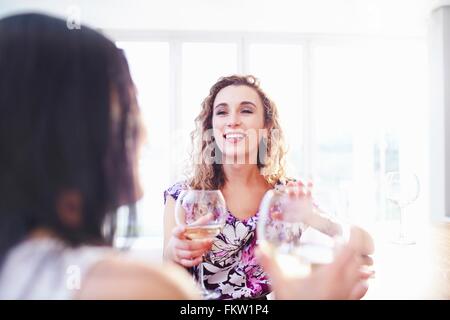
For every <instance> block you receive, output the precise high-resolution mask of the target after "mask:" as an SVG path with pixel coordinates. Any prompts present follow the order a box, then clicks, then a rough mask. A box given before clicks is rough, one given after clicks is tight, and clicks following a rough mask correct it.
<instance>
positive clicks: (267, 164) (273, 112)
mask: <svg viewBox="0 0 450 320" xmlns="http://www.w3.org/2000/svg"><path fill="white" fill-rule="evenodd" d="M228 86H248V87H250V88H252V89H254V90H255V91H256V92H257V93H258V95H259V97H260V98H261V101H262V104H263V108H264V126H265V129H267V130H268V135H267V136H266V137H265V138H264V139H262V141H261V142H260V148H259V151H258V160H257V165H258V168H259V169H260V172H261V174H262V175H263V177H264V178H265V179H266V181H267V182H268V183H269V184H271V185H274V184H275V183H277V182H281V181H284V180H286V173H285V155H286V150H285V145H284V138H283V132H282V129H281V126H280V124H279V118H278V110H277V107H276V105H275V103H274V102H273V101H272V100H270V99H269V97H268V96H267V95H266V94H265V93H264V91H263V90H262V89H261V88H260V87H259V80H258V79H257V78H256V77H254V76H252V75H246V76H241V75H232V76H228V77H222V78H220V79H219V80H218V81H217V82H216V83H215V84H214V85H213V86H212V87H211V89H210V91H209V95H208V96H207V97H206V98H205V100H203V103H202V109H201V111H200V114H199V115H198V116H197V117H196V118H195V125H196V128H195V130H194V131H192V133H191V140H192V146H193V149H192V152H191V165H192V166H193V167H192V168H190V173H191V174H190V177H189V178H188V184H189V186H190V187H191V188H193V189H206V190H214V189H220V188H221V187H223V185H224V184H225V181H226V177H225V174H224V172H223V167H222V164H221V162H220V161H219V163H217V161H215V162H213V163H208V161H205V157H207V156H208V155H207V153H208V150H211V146H212V145H213V146H214V147H215V148H212V149H213V150H218V149H217V146H216V144H215V141H214V137H212V136H211V137H207V138H206V139H205V138H204V137H205V133H206V132H211V130H212V118H213V107H214V106H213V104H214V100H215V99H216V96H217V94H218V93H219V91H220V90H222V89H223V88H225V87H228ZM261 143H264V144H265V145H264V146H263V148H261ZM261 150H262V151H263V152H264V154H260V152H261Z"/></svg>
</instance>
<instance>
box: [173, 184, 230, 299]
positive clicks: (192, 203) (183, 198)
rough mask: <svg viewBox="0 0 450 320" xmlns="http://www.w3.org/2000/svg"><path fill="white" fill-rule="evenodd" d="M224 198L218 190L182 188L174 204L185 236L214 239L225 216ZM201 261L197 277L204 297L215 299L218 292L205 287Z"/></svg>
mask: <svg viewBox="0 0 450 320" xmlns="http://www.w3.org/2000/svg"><path fill="white" fill-rule="evenodd" d="M227 214H228V212H227V208H226V204H225V199H224V197H223V195H222V193H221V192H220V190H183V191H181V193H180V195H179V196H178V199H177V202H176V205H175V220H176V222H177V224H178V225H183V226H185V228H186V231H185V234H184V235H185V236H186V238H188V239H190V240H193V241H199V240H205V239H214V238H215V237H216V236H217V235H218V234H219V233H220V231H221V230H222V228H223V226H224V225H225V221H226V218H227ZM204 258H205V257H204V256H203V262H202V263H201V264H200V266H199V267H198V271H199V272H198V273H199V274H198V279H199V282H200V286H201V289H202V292H201V294H202V296H203V298H204V299H207V300H211V299H217V298H218V297H219V295H220V294H219V293H217V292H214V291H209V290H207V289H206V287H205V279H204V275H203V263H204Z"/></svg>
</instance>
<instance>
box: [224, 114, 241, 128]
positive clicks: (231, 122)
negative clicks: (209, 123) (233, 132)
mask: <svg viewBox="0 0 450 320" xmlns="http://www.w3.org/2000/svg"><path fill="white" fill-rule="evenodd" d="M227 125H228V126H229V127H232V128H234V127H237V126H239V125H241V119H240V117H239V113H237V112H233V113H231V114H230V117H229V118H228V123H227Z"/></svg>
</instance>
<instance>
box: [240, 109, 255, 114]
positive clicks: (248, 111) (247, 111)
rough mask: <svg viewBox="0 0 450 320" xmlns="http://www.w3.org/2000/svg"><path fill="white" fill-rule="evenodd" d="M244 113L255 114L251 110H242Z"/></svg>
mask: <svg viewBox="0 0 450 320" xmlns="http://www.w3.org/2000/svg"><path fill="white" fill-rule="evenodd" d="M242 113H253V110H251V109H244V110H242Z"/></svg>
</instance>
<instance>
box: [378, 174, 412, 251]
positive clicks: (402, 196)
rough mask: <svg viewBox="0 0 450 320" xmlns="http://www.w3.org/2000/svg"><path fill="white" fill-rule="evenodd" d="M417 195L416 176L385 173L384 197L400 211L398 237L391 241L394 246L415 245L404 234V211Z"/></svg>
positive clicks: (405, 233)
mask: <svg viewBox="0 0 450 320" xmlns="http://www.w3.org/2000/svg"><path fill="white" fill-rule="evenodd" d="M419 193H420V183H419V178H418V177H417V175H416V174H414V173H412V172H399V171H394V172H388V173H386V197H387V199H388V200H389V201H391V202H392V203H393V204H394V205H396V206H398V208H399V210H400V231H399V236H398V238H397V239H395V240H394V241H393V242H394V243H396V244H404V245H409V244H414V243H416V242H415V241H414V239H412V238H410V236H409V235H408V234H407V232H406V223H405V211H406V207H407V206H409V205H410V204H411V203H413V202H414V201H415V200H416V199H417V198H418V197H419Z"/></svg>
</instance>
